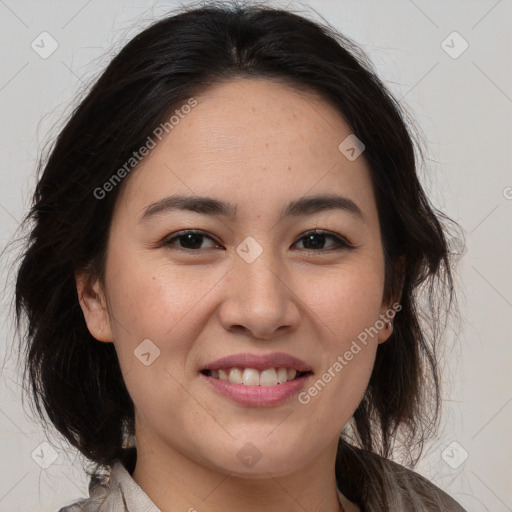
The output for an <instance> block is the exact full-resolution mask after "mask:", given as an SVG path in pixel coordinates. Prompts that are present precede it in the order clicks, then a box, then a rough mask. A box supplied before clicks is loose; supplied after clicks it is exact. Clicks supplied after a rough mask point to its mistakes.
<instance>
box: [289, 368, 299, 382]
mask: <svg viewBox="0 0 512 512" xmlns="http://www.w3.org/2000/svg"><path fill="white" fill-rule="evenodd" d="M295 375H297V370H294V369H293V368H288V380H293V379H295Z"/></svg>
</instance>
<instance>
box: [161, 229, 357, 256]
mask: <svg viewBox="0 0 512 512" xmlns="http://www.w3.org/2000/svg"><path fill="white" fill-rule="evenodd" d="M190 234H193V235H201V236H203V237H206V238H209V239H210V240H212V241H213V242H215V240H214V239H213V238H212V237H210V236H208V235H207V234H206V233H204V232H203V231H200V230H195V229H186V230H183V231H179V232H177V233H175V234H173V235H172V236H170V237H167V238H165V239H164V240H163V241H162V244H161V245H162V246H166V247H168V246H172V245H173V242H174V241H175V240H178V239H179V238H182V237H184V236H186V235H190ZM310 235H326V237H327V238H332V239H334V240H335V241H336V242H335V243H336V246H335V247H331V248H329V249H304V250H305V251H308V252H315V253H320V254H322V253H328V252H333V251H339V250H343V249H345V250H346V249H349V250H350V249H355V248H356V246H354V245H352V244H350V243H349V242H348V241H347V240H346V239H344V238H342V237H340V236H338V235H335V234H333V233H330V232H329V231H325V230H322V229H317V230H311V231H306V232H305V233H304V234H303V235H302V236H301V237H300V238H298V240H297V242H299V241H303V240H304V239H306V238H307V237H308V236H310ZM297 242H295V243H297ZM215 243H217V242H215ZM294 245H295V244H294ZM178 250H183V251H186V252H202V251H204V250H205V249H185V248H183V247H178Z"/></svg>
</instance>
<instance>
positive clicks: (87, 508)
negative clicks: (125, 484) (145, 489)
mask: <svg viewBox="0 0 512 512" xmlns="http://www.w3.org/2000/svg"><path fill="white" fill-rule="evenodd" d="M112 473H113V471H112V466H104V468H103V469H102V470H101V472H97V473H94V474H93V475H92V476H91V479H90V481H89V497H87V498H82V499H79V500H77V501H74V502H73V503H71V504H69V505H67V506H65V507H63V508H60V509H59V510H58V512H114V511H116V512H117V511H124V510H125V507H123V506H122V505H123V501H124V500H123V496H122V493H121V489H120V488H119V486H118V485H116V479H115V478H112Z"/></svg>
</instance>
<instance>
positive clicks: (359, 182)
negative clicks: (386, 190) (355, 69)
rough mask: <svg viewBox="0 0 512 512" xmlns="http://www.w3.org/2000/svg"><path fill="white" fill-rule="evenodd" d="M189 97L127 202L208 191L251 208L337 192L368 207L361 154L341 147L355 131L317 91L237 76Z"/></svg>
mask: <svg viewBox="0 0 512 512" xmlns="http://www.w3.org/2000/svg"><path fill="white" fill-rule="evenodd" d="M194 99H195V100H196V101H197V106H195V107H194V108H193V109H191V110H190V111H189V112H188V113H187V114H182V115H181V116H180V117H179V122H178V123H177V124H175V125H174V126H173V128H172V130H170V131H169V133H168V134H167V135H165V136H164V137H163V139H162V141H161V142H158V144H157V145H156V147H155V148H154V149H153V150H151V153H150V155H149V156H148V157H146V158H145V159H144V160H143V161H142V162H141V164H140V165H139V166H138V167H137V169H136V170H135V171H134V172H133V175H132V176H130V177H129V181H130V182H131V183H128V184H127V189H128V190H127V195H126V198H125V201H124V202H126V201H129V202H131V203H132V205H133V206H135V207H136V208H137V209H138V210H140V208H142V207H143V206H144V205H147V204H148V203H150V202H154V201H156V200H158V199H161V198H162V197H164V196H165V195H171V194H175V193H187V194H188V195H202V196H206V195H209V196H215V197H218V198H219V199H223V200H224V201H229V202H231V203H236V204H237V205H238V204H240V207H239V211H240V209H241V210H242V211H241V212H240V213H244V204H246V205H247V207H248V208H249V207H251V206H252V205H254V200H255V199H257V200H259V201H258V202H259V204H260V205H261V206H264V205H266V206H268V207H269V208H271V209H272V208H273V207H271V205H270V202H272V201H277V202H279V203H280V207H281V208H280V209H279V210H280V211H281V209H282V203H284V202H286V203H287V204H288V203H289V202H290V201H291V200H292V199H297V198H299V197H302V196H305V195H317V194H320V193H324V194H325V193H334V192H336V193H341V194H344V195H348V196H353V197H352V199H353V200H354V202H356V203H359V206H360V208H361V209H362V210H364V209H366V210H368V208H370V209H371V206H372V202H373V199H374V198H373V190H372V186H371V179H370V174H369V171H368V168H367V165H366V162H365V160H364V155H361V156H360V157H359V158H357V159H355V160H353V161H351V160H349V159H348V158H347V157H346V156H345V155H344V154H343V153H342V152H341V151H340V149H339V146H340V143H342V141H344V140H345V139H346V138H347V137H348V136H350V135H351V133H352V131H351V129H350V127H349V126H348V125H347V124H346V122H345V121H344V119H343V117H342V115H341V114H340V113H339V112H338V111H337V109H335V108H334V107H333V106H332V105H331V104H330V103H328V102H326V101H325V100H323V99H322V98H321V97H319V96H318V95H315V94H313V93H309V92H304V91H299V90H297V89H294V88H293V87H291V86H289V85H285V84H282V83H279V82H274V81H270V80H262V79H250V80H248V79H243V80H241V79H239V80H234V81H231V82H227V83H223V84H217V85H215V86H213V87H211V88H210V89H208V90H206V91H205V92H204V93H203V94H201V95H198V96H196V97H194ZM177 109H178V110H179V107H177ZM187 110H188V109H187ZM171 114H172V113H171ZM236 198H238V200H237V199H236ZM367 213H369V214H370V215H371V212H367Z"/></svg>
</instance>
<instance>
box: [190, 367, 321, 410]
mask: <svg viewBox="0 0 512 512" xmlns="http://www.w3.org/2000/svg"><path fill="white" fill-rule="evenodd" d="M199 375H200V376H201V377H203V378H204V379H206V380H207V381H208V382H209V383H210V385H211V386H213V388H214V389H215V390H216V391H218V392H219V393H221V394H223V395H224V396H227V397H228V398H231V400H233V401H234V402H237V403H239V404H241V405H251V406H259V407H265V406H270V405H277V404H280V403H282V402H284V401H285V400H287V399H289V398H290V397H292V396H294V395H296V394H298V393H299V391H300V390H301V389H302V388H303V387H304V385H305V383H306V380H307V379H308V378H309V377H310V376H311V375H312V374H311V373H308V374H306V375H303V376H302V377H300V378H298V379H294V380H290V381H287V382H283V383H281V384H276V385H275V386H248V385H246V384H233V383H232V382H229V381H227V380H222V379H214V378H213V377H208V376H207V375H204V374H202V373H200V374H199Z"/></svg>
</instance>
